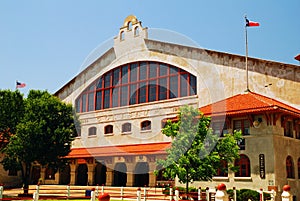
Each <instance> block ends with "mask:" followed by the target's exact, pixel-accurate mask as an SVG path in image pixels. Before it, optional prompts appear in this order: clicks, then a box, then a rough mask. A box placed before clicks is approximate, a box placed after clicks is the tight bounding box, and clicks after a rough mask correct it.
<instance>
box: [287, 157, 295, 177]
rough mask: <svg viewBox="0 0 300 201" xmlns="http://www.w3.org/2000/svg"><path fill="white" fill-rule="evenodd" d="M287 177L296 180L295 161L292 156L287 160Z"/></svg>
mask: <svg viewBox="0 0 300 201" xmlns="http://www.w3.org/2000/svg"><path fill="white" fill-rule="evenodd" d="M286 177H287V178H291V179H294V178H295V169H294V161H293V158H292V157H291V156H288V157H287V158H286Z"/></svg>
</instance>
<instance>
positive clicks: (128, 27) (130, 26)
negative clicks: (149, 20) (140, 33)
mask: <svg viewBox="0 0 300 201" xmlns="http://www.w3.org/2000/svg"><path fill="white" fill-rule="evenodd" d="M131 29H132V22H131V21H130V22H128V24H127V30H131Z"/></svg>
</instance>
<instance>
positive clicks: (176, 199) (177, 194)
mask: <svg viewBox="0 0 300 201" xmlns="http://www.w3.org/2000/svg"><path fill="white" fill-rule="evenodd" d="M178 200H179V190H178V188H176V190H175V201H178Z"/></svg>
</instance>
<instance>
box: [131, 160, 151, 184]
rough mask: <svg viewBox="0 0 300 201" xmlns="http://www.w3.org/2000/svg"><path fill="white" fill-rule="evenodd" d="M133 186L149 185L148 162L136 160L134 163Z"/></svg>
mask: <svg viewBox="0 0 300 201" xmlns="http://www.w3.org/2000/svg"><path fill="white" fill-rule="evenodd" d="M133 186H138V187H143V186H149V164H148V163H147V162H138V163H137V164H136V166H135V170H134V183H133Z"/></svg>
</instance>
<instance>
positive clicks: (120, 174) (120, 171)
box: [112, 163, 127, 186]
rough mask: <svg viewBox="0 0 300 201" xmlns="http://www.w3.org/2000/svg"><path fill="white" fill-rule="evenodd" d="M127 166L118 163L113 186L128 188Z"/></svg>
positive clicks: (114, 172)
mask: <svg viewBox="0 0 300 201" xmlns="http://www.w3.org/2000/svg"><path fill="white" fill-rule="evenodd" d="M126 172H127V166H126V164H125V163H116V165H115V168H114V171H113V183H112V185H113V186H126V183H127V173H126Z"/></svg>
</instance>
